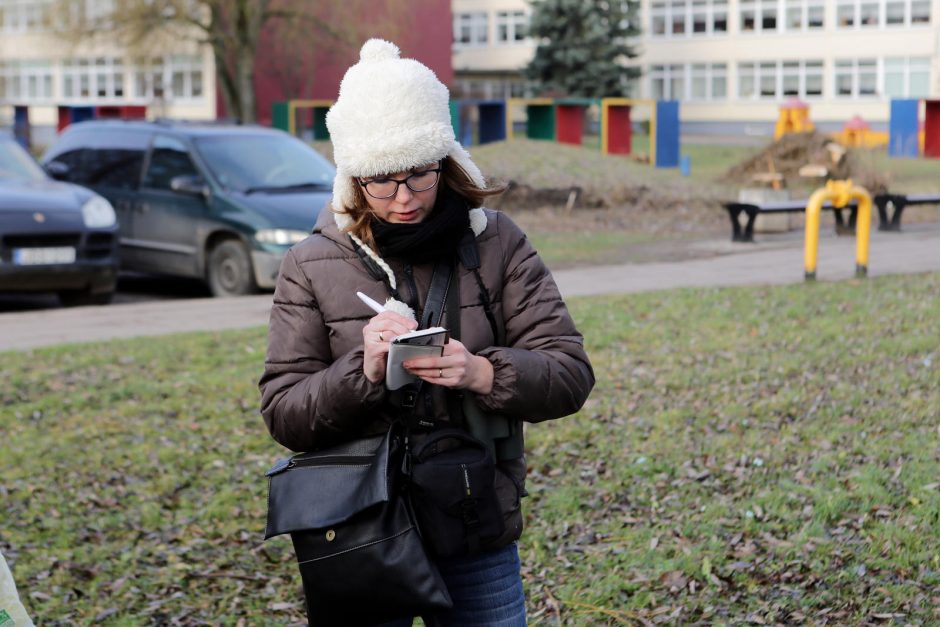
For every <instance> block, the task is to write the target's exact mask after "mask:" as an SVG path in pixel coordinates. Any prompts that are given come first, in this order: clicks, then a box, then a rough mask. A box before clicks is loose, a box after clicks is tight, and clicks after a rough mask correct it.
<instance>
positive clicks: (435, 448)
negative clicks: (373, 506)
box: [411, 428, 505, 557]
mask: <svg viewBox="0 0 940 627" xmlns="http://www.w3.org/2000/svg"><path fill="white" fill-rule="evenodd" d="M411 465H412V468H411V492H412V504H413V506H414V510H415V515H416V517H417V520H418V527H419V528H420V529H421V534H422V536H423V537H424V540H425V542H426V543H427V545H428V546H429V548H430V549H431V550H432V551H433V553H434V554H435V555H437V556H439V557H452V556H456V555H473V554H475V553H478V552H480V550H481V549H482V548H483V547H484V546H485V545H486V542H487V541H489V540H493V539H496V538H498V537H499V536H500V535H502V533H503V531H504V529H505V524H504V522H503V517H502V514H501V513H500V509H499V502H498V501H497V497H496V489H495V477H496V463H495V461H494V460H493V456H492V455H491V454H490V452H489V449H488V448H487V446H486V445H485V444H484V443H483V442H481V441H479V440H477V439H476V438H474V437H473V436H471V435H470V434H468V433H467V432H466V431H463V430H460V429H450V428H447V429H439V430H436V431H432V432H430V433H429V434H427V437H426V439H424V440H423V441H421V442H419V443H418V444H417V445H416V446H415V447H414V449H413V450H412V452H411Z"/></svg>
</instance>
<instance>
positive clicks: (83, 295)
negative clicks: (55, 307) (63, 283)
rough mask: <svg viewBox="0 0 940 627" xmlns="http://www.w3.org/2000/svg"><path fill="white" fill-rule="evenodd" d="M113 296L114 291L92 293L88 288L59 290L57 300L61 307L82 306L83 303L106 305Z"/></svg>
mask: <svg viewBox="0 0 940 627" xmlns="http://www.w3.org/2000/svg"><path fill="white" fill-rule="evenodd" d="M112 298H114V292H99V293H92V292H90V291H89V290H67V291H66V290H63V291H61V292H59V302H60V303H62V306H63V307H83V306H85V305H107V304H108V303H110V302H111V299H112Z"/></svg>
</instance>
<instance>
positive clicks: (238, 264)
mask: <svg viewBox="0 0 940 627" xmlns="http://www.w3.org/2000/svg"><path fill="white" fill-rule="evenodd" d="M208 278H209V289H210V290H211V291H212V295H213V296H241V295H243V294H253V293H255V292H256V291H257V290H258V287H257V286H256V285H255V277H254V273H253V271H252V268H251V258H250V257H249V256H248V251H247V250H246V249H245V246H244V245H243V244H242V243H241V242H239V241H237V240H231V239H230V240H225V241H224V242H221V243H219V244H218V245H216V246H215V247H214V248H213V249H212V250H211V251H209V269H208Z"/></svg>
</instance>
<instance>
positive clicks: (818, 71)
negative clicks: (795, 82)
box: [800, 61, 823, 98]
mask: <svg viewBox="0 0 940 627" xmlns="http://www.w3.org/2000/svg"><path fill="white" fill-rule="evenodd" d="M803 79H804V80H803V88H802V90H801V94H800V95H801V96H803V97H804V98H813V97H816V98H819V97H822V95H823V62H822V61H805V62H804V63H803Z"/></svg>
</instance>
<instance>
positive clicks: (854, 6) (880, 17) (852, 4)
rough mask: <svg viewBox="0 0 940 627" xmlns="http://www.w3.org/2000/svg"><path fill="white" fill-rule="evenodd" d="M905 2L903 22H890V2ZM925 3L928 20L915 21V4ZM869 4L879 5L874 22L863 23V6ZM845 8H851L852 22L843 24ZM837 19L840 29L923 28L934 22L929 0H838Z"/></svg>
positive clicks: (837, 26) (836, 22)
mask: <svg viewBox="0 0 940 627" xmlns="http://www.w3.org/2000/svg"><path fill="white" fill-rule="evenodd" d="M889 3H891V4H899V3H900V4H903V11H904V17H903V20H902V21H901V22H897V23H894V24H888V4H889ZM915 4H918V5H923V6H925V7H926V9H927V19H926V21H917V22H915V21H914V5H915ZM868 5H877V7H876V13H877V17H876V18H875V22H874V23H867V24H863V23H862V7H863V6H868ZM843 8H851V13H852V24H849V25H842V24H840V22H839V14H840V12H841V11H842V10H843ZM835 10H836V21H835V28H836V29H839V30H872V29H874V28H878V29H884V28H888V29H896V28H906V27H914V28H923V27H929V26H930V25H931V24H932V23H933V17H934V16H933V11H932V6H931V2H930V1H929V0H836V6H835Z"/></svg>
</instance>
